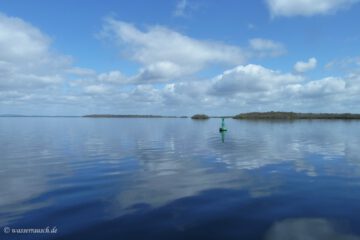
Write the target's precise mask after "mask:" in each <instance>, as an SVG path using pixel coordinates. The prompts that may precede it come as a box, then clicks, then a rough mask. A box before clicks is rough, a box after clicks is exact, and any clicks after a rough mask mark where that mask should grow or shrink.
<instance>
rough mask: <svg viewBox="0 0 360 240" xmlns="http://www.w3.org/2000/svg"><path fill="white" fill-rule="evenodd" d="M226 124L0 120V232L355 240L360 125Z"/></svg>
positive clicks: (359, 211)
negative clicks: (222, 130) (223, 127)
mask: <svg viewBox="0 0 360 240" xmlns="http://www.w3.org/2000/svg"><path fill="white" fill-rule="evenodd" d="M226 124H227V127H228V129H229V131H228V132H227V133H225V134H224V135H221V134H220V133H219V132H218V128H219V125H220V119H211V120H208V121H193V120H191V119H89V118H0V164H1V167H0V227H1V233H0V239H34V240H35V239H36V240H38V239H74V240H75V239H76V240H78V239H87V240H89V239H102V240H103V239H121V240H125V239H126V240H127V239H156V240H162V239H237V240H239V239H265V240H273V239H279V240H283V239H289V240H290V239H292V240H293V239H360V121H329V120H328V121H320V120H314V121H311V120H304V121H301V120H300V121H293V122H290V121H241V120H232V119H228V120H226ZM6 227H7V228H6ZM46 227H49V228H50V229H53V228H54V227H56V229H57V231H56V233H55V231H54V232H53V233H42V234H41V233H27V234H22V233H19V232H18V233H13V232H10V233H4V232H5V230H14V229H15V230H19V229H44V228H46ZM5 228H6V229H5ZM3 229H4V230H3Z"/></svg>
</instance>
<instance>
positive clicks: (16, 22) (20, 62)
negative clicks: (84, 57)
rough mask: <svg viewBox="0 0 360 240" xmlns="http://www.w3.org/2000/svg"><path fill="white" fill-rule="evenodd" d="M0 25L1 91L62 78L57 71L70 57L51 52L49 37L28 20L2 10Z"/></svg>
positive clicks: (38, 85)
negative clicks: (7, 14)
mask: <svg viewBox="0 0 360 240" xmlns="http://www.w3.org/2000/svg"><path fill="white" fill-rule="evenodd" d="M0 29H1V31H0V77H1V78H0V86H1V90H2V91H5V90H6V91H9V90H11V89H19V88H22V89H25V88H44V87H47V86H54V85H56V84H59V83H61V82H62V79H63V78H62V76H61V74H62V73H64V72H65V69H66V68H68V67H69V65H70V61H71V59H70V58H69V57H66V56H62V55H59V54H56V53H54V52H53V50H52V49H51V48H50V43H51V41H50V38H49V37H47V36H46V35H45V34H43V33H42V32H41V31H40V30H38V29H37V28H35V27H34V26H32V25H31V24H29V23H26V22H25V21H23V20H21V19H19V18H14V17H8V16H6V15H4V14H2V13H0ZM1 90H0V91H1Z"/></svg>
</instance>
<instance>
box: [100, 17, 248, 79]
mask: <svg viewBox="0 0 360 240" xmlns="http://www.w3.org/2000/svg"><path fill="white" fill-rule="evenodd" d="M101 35H102V36H103V37H108V38H111V39H113V40H115V42H116V43H117V44H118V45H119V46H120V48H121V49H123V54H125V55H126V56H128V57H130V58H131V59H132V60H134V61H136V62H139V63H141V64H143V65H144V68H143V69H142V70H141V73H140V74H139V76H138V77H139V78H140V77H142V76H143V77H144V79H142V80H144V81H145V80H146V79H151V80H153V81H155V78H156V77H157V78H158V79H159V81H160V82H161V81H163V79H164V78H165V77H167V78H176V77H178V76H184V75H189V74H193V73H195V72H198V71H200V70H202V69H204V68H205V67H206V66H209V65H211V64H216V63H218V64H229V65H237V64H241V63H243V62H244V61H245V60H246V58H247V55H246V53H245V52H244V51H243V50H242V49H241V48H239V47H236V46H231V45H226V44H222V43H217V42H210V41H202V40H197V39H193V38H191V37H188V36H186V35H183V34H181V33H178V32H176V31H173V30H171V29H168V28H165V27H161V26H153V27H149V28H148V29H147V30H145V31H142V30H140V29H138V28H136V27H135V26H133V25H131V24H129V23H126V22H121V21H117V20H115V19H113V18H108V19H106V21H105V24H104V27H103V31H102V34H101ZM125 49H126V50H125ZM138 80H139V81H142V80H141V79H138Z"/></svg>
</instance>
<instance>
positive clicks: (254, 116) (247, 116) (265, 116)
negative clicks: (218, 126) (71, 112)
mask: <svg viewBox="0 0 360 240" xmlns="http://www.w3.org/2000/svg"><path fill="white" fill-rule="evenodd" d="M197 115H201V114H195V115H193V117H194V116H197ZM205 116H207V115H205ZM0 117H3V118H5V117H10V118H22V117H24V118H30V117H33V118H190V117H189V116H162V115H139V114H90V115H83V116H41V115H18V114H0ZM207 117H208V118H233V119H236V120H307V119H308V120H360V114H355V113H296V112H273V111H272V112H249V113H240V114H237V115H235V116H207ZM206 119H207V118H204V119H201V120H206ZM193 120H197V119H196V118H193Z"/></svg>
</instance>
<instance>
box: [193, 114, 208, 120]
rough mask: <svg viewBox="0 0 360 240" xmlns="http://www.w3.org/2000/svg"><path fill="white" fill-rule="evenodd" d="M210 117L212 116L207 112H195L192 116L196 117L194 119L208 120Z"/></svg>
mask: <svg viewBox="0 0 360 240" xmlns="http://www.w3.org/2000/svg"><path fill="white" fill-rule="evenodd" d="M209 118H210V117H209V116H208V115H206V114H195V115H193V116H192V117H191V119H194V120H207V119H209Z"/></svg>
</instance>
